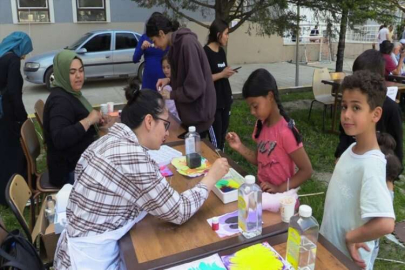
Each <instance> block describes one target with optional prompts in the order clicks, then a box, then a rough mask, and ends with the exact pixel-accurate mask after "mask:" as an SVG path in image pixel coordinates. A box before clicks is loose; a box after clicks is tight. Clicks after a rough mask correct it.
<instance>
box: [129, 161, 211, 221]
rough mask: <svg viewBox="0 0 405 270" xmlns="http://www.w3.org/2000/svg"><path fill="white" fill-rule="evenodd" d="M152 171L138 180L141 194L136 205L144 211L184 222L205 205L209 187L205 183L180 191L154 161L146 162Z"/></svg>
mask: <svg viewBox="0 0 405 270" xmlns="http://www.w3.org/2000/svg"><path fill="white" fill-rule="evenodd" d="M144 165H145V166H147V167H149V168H147V169H146V170H147V171H149V172H151V173H148V174H143V175H144V176H145V177H147V178H148V179H144V180H143V181H139V180H140V179H139V174H138V175H137V180H136V182H137V183H138V185H137V187H138V188H139V190H140V192H139V196H138V197H137V200H136V202H135V203H136V205H137V206H138V207H139V208H140V209H141V210H143V211H146V212H148V213H149V214H151V215H154V216H156V217H158V218H160V219H164V220H166V221H169V222H172V223H175V224H182V223H184V222H186V221H187V220H188V219H189V218H190V217H191V216H193V215H194V213H195V212H197V210H198V209H199V208H200V207H201V206H202V205H203V203H204V202H205V200H206V199H207V197H208V188H207V187H206V186H205V185H204V184H201V183H199V184H197V185H196V186H195V187H194V188H192V189H189V190H186V191H184V192H183V193H181V194H180V193H178V192H177V191H175V190H174V189H173V188H172V187H171V186H170V185H169V183H167V181H166V179H165V178H164V177H163V176H162V175H161V173H160V171H159V167H158V165H157V164H156V163H154V162H148V163H145V164H144Z"/></svg>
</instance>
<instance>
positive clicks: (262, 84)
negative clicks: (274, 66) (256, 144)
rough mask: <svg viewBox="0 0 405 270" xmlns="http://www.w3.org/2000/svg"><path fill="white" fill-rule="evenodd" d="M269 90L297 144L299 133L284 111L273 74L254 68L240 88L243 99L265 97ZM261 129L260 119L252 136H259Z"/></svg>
mask: <svg viewBox="0 0 405 270" xmlns="http://www.w3.org/2000/svg"><path fill="white" fill-rule="evenodd" d="M269 92H272V93H273V96H274V100H275V101H276V104H277V107H278V109H279V111H280V114H281V116H283V117H284V119H285V121H286V122H287V123H288V127H289V129H291V131H292V133H293V135H294V138H295V140H296V141H297V145H298V144H300V143H301V142H302V137H301V134H300V133H299V132H298V130H297V128H296V127H295V122H294V120H293V119H292V118H290V117H289V116H288V114H287V112H286V111H285V109H284V107H283V105H282V104H281V100H280V96H279V92H278V87H277V82H276V80H275V79H274V77H273V75H271V74H270V72H268V71H267V70H265V69H263V68H259V69H256V70H255V71H253V72H252V74H250V76H249V78H248V79H247V80H246V82H245V84H244V85H243V89H242V96H243V98H244V99H247V98H249V97H265V96H267V95H268V93H269ZM262 129H263V123H262V122H261V121H260V120H257V122H256V133H255V135H254V137H255V138H256V139H257V138H259V136H260V132H261V131H262Z"/></svg>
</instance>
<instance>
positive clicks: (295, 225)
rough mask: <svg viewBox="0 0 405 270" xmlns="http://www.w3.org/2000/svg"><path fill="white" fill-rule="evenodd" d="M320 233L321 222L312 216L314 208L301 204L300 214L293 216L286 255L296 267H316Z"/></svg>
mask: <svg viewBox="0 0 405 270" xmlns="http://www.w3.org/2000/svg"><path fill="white" fill-rule="evenodd" d="M318 233H319V224H318V222H317V221H316V219H315V218H314V217H313V216H312V208H311V207H310V206H308V205H301V206H300V209H299V215H295V216H293V217H292V218H291V220H290V227H289V228H288V240H287V256H286V257H287V261H288V262H289V263H290V264H291V265H292V266H293V267H294V268H295V269H305V270H313V269H315V261H316V245H317V243H318Z"/></svg>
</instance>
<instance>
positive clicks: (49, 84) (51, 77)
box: [45, 67, 55, 90]
mask: <svg viewBox="0 0 405 270" xmlns="http://www.w3.org/2000/svg"><path fill="white" fill-rule="evenodd" d="M54 80H55V77H54V75H53V67H50V68H48V70H47V71H46V73H45V84H46V88H48V90H51V88H52V87H53V85H52V84H53V81H54Z"/></svg>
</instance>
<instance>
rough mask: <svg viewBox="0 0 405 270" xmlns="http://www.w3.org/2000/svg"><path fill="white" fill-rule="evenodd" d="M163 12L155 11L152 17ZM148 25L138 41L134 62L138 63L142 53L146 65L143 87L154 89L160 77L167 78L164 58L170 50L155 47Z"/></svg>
mask: <svg viewBox="0 0 405 270" xmlns="http://www.w3.org/2000/svg"><path fill="white" fill-rule="evenodd" d="M158 14H161V13H159V12H154V13H153V14H152V15H151V16H150V18H152V17H153V16H156V15H158ZM145 32H146V27H145V31H144V34H143V35H142V36H141V38H140V39H139V41H138V45H137V46H136V49H135V52H134V56H133V62H134V63H135V64H136V63H138V62H139V61H140V60H141V58H142V55H143V57H144V59H145V67H144V70H143V76H142V88H143V89H152V90H156V83H157V81H158V79H161V78H165V77H166V76H165V74H164V73H163V69H162V64H161V62H162V58H163V56H165V55H166V54H167V52H168V51H169V47H167V48H166V49H164V50H162V49H160V48H155V47H154V45H153V42H152V40H151V39H150V38H149V37H148V36H147V35H146V33H145Z"/></svg>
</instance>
